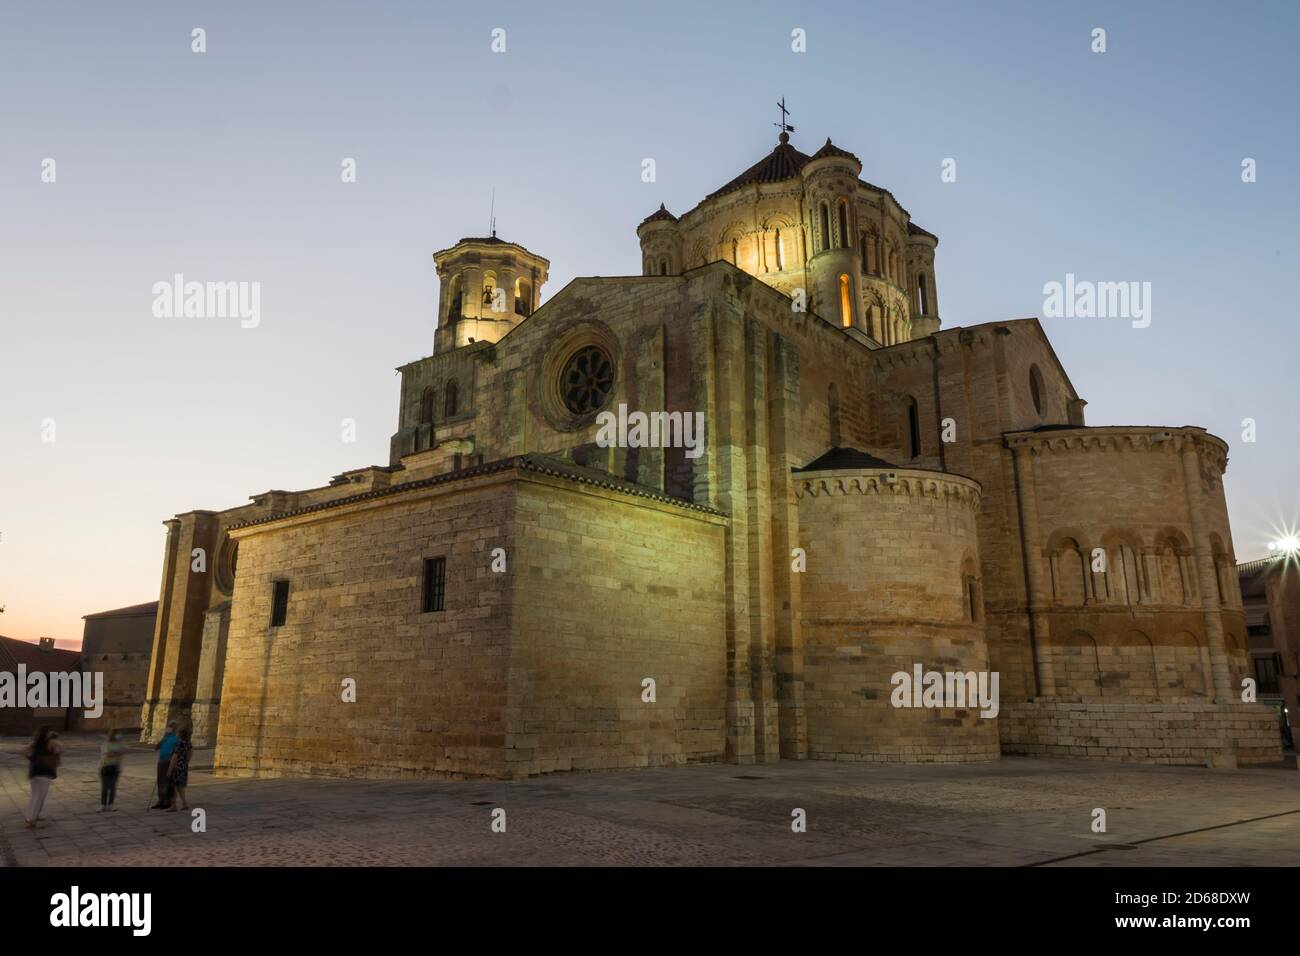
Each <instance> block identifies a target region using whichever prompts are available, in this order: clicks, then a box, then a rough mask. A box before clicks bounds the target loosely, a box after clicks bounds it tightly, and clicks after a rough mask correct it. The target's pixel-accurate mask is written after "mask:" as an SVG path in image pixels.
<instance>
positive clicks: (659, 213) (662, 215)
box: [641, 203, 677, 226]
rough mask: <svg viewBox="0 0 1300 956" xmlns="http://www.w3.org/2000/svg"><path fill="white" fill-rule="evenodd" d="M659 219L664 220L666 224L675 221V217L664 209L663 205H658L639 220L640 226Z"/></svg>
mask: <svg viewBox="0 0 1300 956" xmlns="http://www.w3.org/2000/svg"><path fill="white" fill-rule="evenodd" d="M660 219H666V220H667V221H668V222H676V221H677V217H676V216H674V215H673V214H672V213H670V212H669V211H668V210H667V209H666V208H664V204H663V203H660V204H659V208H658V209H656V210H655V211H654V212H652V213H651V214H650V215H648V216H646V217H645V218H644V219H642V220H641V225H643V226H644V225H645V224H646V223H647V222H657V221H658V220H660Z"/></svg>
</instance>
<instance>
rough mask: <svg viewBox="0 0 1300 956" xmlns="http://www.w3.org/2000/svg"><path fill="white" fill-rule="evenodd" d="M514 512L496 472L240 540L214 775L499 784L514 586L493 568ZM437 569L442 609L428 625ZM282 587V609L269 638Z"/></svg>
mask: <svg viewBox="0 0 1300 956" xmlns="http://www.w3.org/2000/svg"><path fill="white" fill-rule="evenodd" d="M513 512H514V495H513V494H510V493H509V492H508V486H507V485H506V484H504V483H503V479H502V478H501V477H500V476H499V475H498V476H488V477H484V478H480V479H469V480H465V481H459V482H455V483H454V484H450V483H449V484H446V485H435V486H433V487H432V488H428V489H423V490H421V491H420V492H418V493H415V492H411V493H407V494H404V495H399V496H393V497H389V498H382V497H381V498H378V499H374V500H371V501H363V502H358V503H355V504H349V505H339V506H336V507H334V508H328V509H324V510H321V511H315V512H308V513H306V514H302V515H298V516H296V517H289V518H285V519H282V520H278V521H272V522H270V523H267V524H256V525H252V526H251V527H248V528H244V529H238V528H237V529H235V530H234V531H233V534H234V536H235V537H236V539H237V540H238V541H239V549H240V558H239V568H238V574H237V578H236V585H235V589H234V596H233V600H232V604H231V613H230V631H229V637H228V641H227V647H226V667H225V679H224V681H223V686H222V695H221V718H220V725H219V730H218V736H217V750H216V758H215V761H216V764H215V765H216V767H217V769H218V770H222V771H233V772H257V773H264V774H265V773H320V774H337V775H345V776H385V775H394V776H395V775H399V774H403V773H412V772H429V773H434V772H437V773H453V774H489V775H504V774H505V772H506V769H507V767H506V759H505V740H506V702H507V693H508V679H509V669H510V656H509V655H510V601H509V583H508V582H509V579H508V577H507V576H505V575H495V574H492V573H491V571H490V570H489V564H490V560H491V558H490V554H491V549H492V548H495V547H503V548H506V549H507V550H509V549H510V548H511V547H512V545H513ZM439 556H444V557H446V559H447V564H446V610H445V611H443V612H438V613H428V614H426V613H423V609H422V587H423V562H424V559H425V558H433V557H439ZM277 580H287V581H289V586H290V590H289V600H288V611H287V615H286V620H285V623H284V625H283V626H281V627H271V626H269V622H270V618H271V603H272V591H273V586H274V582H275V581H277ZM345 678H352V679H353V680H355V681H356V702H355V703H345V702H343V700H342V686H343V685H342V682H343V681H344V679H345Z"/></svg>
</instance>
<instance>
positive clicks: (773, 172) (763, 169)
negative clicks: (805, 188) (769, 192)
mask: <svg viewBox="0 0 1300 956" xmlns="http://www.w3.org/2000/svg"><path fill="white" fill-rule="evenodd" d="M789 138H790V137H789V136H788V135H786V134H785V133H782V134H781V142H780V143H778V144H777V146H776V149H774V150H772V152H770V153H768V154H767V155H766V156H764V157H763V158H762V159H760V160H759V161H758V162H756V163H755V164H754V165H753V166H750V167H749V169H747V170H745V171H744V172H743V173H741V174H740V175H739V176H737V177H736V178H735V179H733V180H732V181H731V182H729V183H727V184H726V185H725V186H723V187H722V188H721V189H715V190H714V191H713V192H711V193H709V195H708V196H706V197H705V198H706V199H713V198H714V197H715V196H723V195H726V194H727V193H730V192H735V191H736V190H737V189H739V188H740V187H742V186H748V185H749V184H750V183H779V182H782V181H784V180H787V179H793V178H794V177H795V176H798V175H799V170H801V169H803V167H804V165H805V164H806V163H807V162H808V161H809V160H810V159H812V157H811V156H809V155H808V154H807V153H801V152H799V150H797V149H795V148H794V147H793V146H791V145H790V143H789V142H788V140H789Z"/></svg>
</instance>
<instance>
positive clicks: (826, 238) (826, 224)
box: [817, 203, 831, 252]
mask: <svg viewBox="0 0 1300 956" xmlns="http://www.w3.org/2000/svg"><path fill="white" fill-rule="evenodd" d="M821 214H822V237H821V245H820V246H818V248H817V251H818V252H825V251H826V249H827V248H829V246H830V241H831V211H830V207H828V206H827V205H826V204H825V203H822V205H821Z"/></svg>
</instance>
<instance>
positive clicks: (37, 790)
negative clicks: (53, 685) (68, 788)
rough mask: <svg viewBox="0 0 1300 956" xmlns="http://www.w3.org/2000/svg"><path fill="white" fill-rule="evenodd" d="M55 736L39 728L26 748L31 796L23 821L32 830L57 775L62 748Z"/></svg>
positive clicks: (44, 728)
mask: <svg viewBox="0 0 1300 956" xmlns="http://www.w3.org/2000/svg"><path fill="white" fill-rule="evenodd" d="M57 736H58V735H57V734H52V733H50V728H49V727H46V726H40V727H37V728H36V733H35V734H34V735H33V737H32V745H31V746H30V747H28V748H27V750H26V756H27V779H28V781H29V782H30V783H31V788H32V795H31V799H30V800H28V801H27V814H26V816H25V817H24V819H25V820H26V821H27V826H28V828H29V829H34V828H35V827H36V826H37V825H38V821H39V820H40V819H41V811H42V810H44V809H45V801H46V800H47V799H48V798H49V796H50V784H52V783H53V782H54V779H55V777H57V776H58V775H59V755H60V754H61V753H62V752H63V748H62V747H61V746H59V742H58V739H57Z"/></svg>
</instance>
